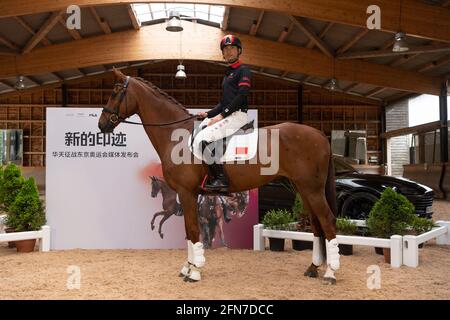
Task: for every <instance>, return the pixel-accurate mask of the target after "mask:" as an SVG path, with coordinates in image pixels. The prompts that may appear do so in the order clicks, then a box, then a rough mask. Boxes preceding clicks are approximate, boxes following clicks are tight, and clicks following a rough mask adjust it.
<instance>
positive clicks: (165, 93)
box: [134, 77, 190, 114]
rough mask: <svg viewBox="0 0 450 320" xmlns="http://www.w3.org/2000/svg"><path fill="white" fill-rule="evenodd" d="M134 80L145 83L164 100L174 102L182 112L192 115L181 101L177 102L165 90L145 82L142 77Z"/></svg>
mask: <svg viewBox="0 0 450 320" xmlns="http://www.w3.org/2000/svg"><path fill="white" fill-rule="evenodd" d="M134 79H136V80H139V81H140V82H143V83H144V84H146V85H147V86H148V87H149V88H150V89H152V90H154V91H156V92H157V93H159V94H160V95H161V96H163V97H164V98H166V99H167V100H169V101H170V102H172V103H173V104H174V105H176V106H178V107H179V108H180V109H181V110H183V111H184V112H185V113H187V114H190V113H189V111H188V110H187V109H186V107H185V106H184V105H183V104H182V103H181V102H179V101H177V100H176V99H175V98H174V97H172V96H171V95H169V94H168V93H167V92H164V91H163V90H161V89H160V88H158V87H157V86H155V85H154V84H153V83H151V82H150V81H148V80H145V79H143V78H140V77H134Z"/></svg>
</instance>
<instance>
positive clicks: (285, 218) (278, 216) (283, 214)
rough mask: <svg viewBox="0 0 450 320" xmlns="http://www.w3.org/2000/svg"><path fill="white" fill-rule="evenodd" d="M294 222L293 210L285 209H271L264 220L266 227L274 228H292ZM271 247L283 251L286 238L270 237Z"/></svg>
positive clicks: (273, 249)
mask: <svg viewBox="0 0 450 320" xmlns="http://www.w3.org/2000/svg"><path fill="white" fill-rule="evenodd" d="M292 222H294V216H293V214H292V212H290V211H287V210H285V209H278V210H273V209H272V210H269V211H268V212H267V213H266V214H265V215H264V218H263V220H262V223H263V224H264V227H265V228H267V229H273V230H290V223H292ZM269 248H270V250H272V251H283V250H284V239H278V238H269Z"/></svg>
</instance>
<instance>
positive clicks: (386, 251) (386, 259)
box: [383, 248, 391, 263]
mask: <svg viewBox="0 0 450 320" xmlns="http://www.w3.org/2000/svg"><path fill="white" fill-rule="evenodd" d="M383 255H384V262H386V263H391V248H383Z"/></svg>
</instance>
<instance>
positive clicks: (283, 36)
mask: <svg viewBox="0 0 450 320" xmlns="http://www.w3.org/2000/svg"><path fill="white" fill-rule="evenodd" d="M292 29H294V23H293V22H291V24H290V25H289V27H284V28H283V31H281V33H280V35H279V36H278V40H277V41H278V42H284V40H286V38H287V37H288V36H289V34H290V33H291V32H292Z"/></svg>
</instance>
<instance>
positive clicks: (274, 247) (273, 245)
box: [269, 238, 284, 251]
mask: <svg viewBox="0 0 450 320" xmlns="http://www.w3.org/2000/svg"><path fill="white" fill-rule="evenodd" d="M269 248H270V250H271V251H284V239H278V238H269Z"/></svg>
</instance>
